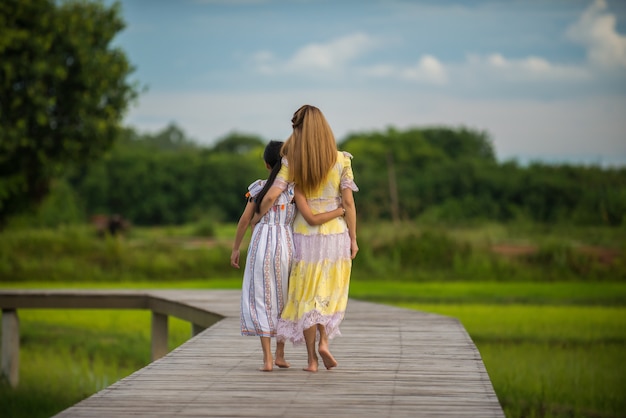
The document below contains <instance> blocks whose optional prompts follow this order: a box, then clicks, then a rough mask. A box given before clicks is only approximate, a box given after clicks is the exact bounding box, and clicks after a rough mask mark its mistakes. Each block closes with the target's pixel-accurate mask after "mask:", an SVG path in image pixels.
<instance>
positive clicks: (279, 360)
mask: <svg viewBox="0 0 626 418" xmlns="http://www.w3.org/2000/svg"><path fill="white" fill-rule="evenodd" d="M274 364H275V365H277V366H278V367H280V368H281V369H288V368H289V367H290V366H291V364H289V362H288V361H286V360H285V359H284V358H276V361H275V362H274Z"/></svg>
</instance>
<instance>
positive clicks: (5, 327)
mask: <svg viewBox="0 0 626 418" xmlns="http://www.w3.org/2000/svg"><path fill="white" fill-rule="evenodd" d="M19 370H20V321H19V318H18V316H17V310H15V309H3V310H2V376H3V377H4V378H6V379H7V380H8V382H9V384H10V385H11V386H12V387H16V386H17V384H18V382H19V379H20V375H19Z"/></svg>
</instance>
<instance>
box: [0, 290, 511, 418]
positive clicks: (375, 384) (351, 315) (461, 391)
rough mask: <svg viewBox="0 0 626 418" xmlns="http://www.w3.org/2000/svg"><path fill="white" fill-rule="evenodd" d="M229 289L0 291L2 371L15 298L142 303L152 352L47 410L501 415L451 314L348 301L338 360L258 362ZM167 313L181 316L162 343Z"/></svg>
mask: <svg viewBox="0 0 626 418" xmlns="http://www.w3.org/2000/svg"><path fill="white" fill-rule="evenodd" d="M239 297H240V292H239V291H233V290H211V291H203V290H184V291H183V290H180V291H179V290H168V291H123V290H105V291H85V290H68V291H37V290H29V291H20V290H0V308H2V311H3V315H2V327H3V332H2V371H3V373H4V374H5V375H6V376H7V377H9V379H10V380H11V378H13V379H14V382H15V383H17V377H16V369H17V366H16V365H17V362H18V358H19V356H18V353H19V321H18V319H17V310H18V309H24V308H63V309H66V308H124V309H129V308H135V309H150V310H152V318H153V321H152V354H153V358H154V361H153V362H152V363H150V364H149V365H148V366H146V367H144V368H143V369H140V370H138V371H137V372H135V373H133V374H132V375H130V376H128V377H126V378H124V379H122V380H120V381H118V382H116V383H114V384H113V385H111V386H109V387H107V388H105V389H103V390H101V391H100V392H98V393H96V394H94V395H92V396H90V397H89V398H87V399H85V400H83V401H81V402H79V403H78V404H76V405H74V406H72V407H70V408H68V409H66V410H65V411H62V412H61V413H59V414H58V415H57V417H128V416H143V417H480V418H483V417H484V418H486V417H504V413H503V411H502V408H501V406H500V404H499V403H498V399H497V398H496V395H495V393H494V390H493V386H492V384H491V381H490V380H489V376H488V375H487V372H486V370H485V367H484V365H483V362H482V360H481V357H480V354H479V352H478V350H477V349H476V346H475V345H474V343H473V342H472V340H471V339H470V337H469V335H468V334H467V332H466V331H465V329H464V328H463V326H462V325H461V324H460V323H459V321H458V320H456V319H454V318H450V317H445V316H441V315H435V314H429V313H424V312H418V311H412V310H408V309H400V308H394V307H390V306H384V305H380V304H373V303H368V302H362V301H357V300H352V299H351V300H350V301H349V303H348V310H347V313H346V319H345V320H344V322H343V324H342V327H341V330H342V333H343V336H341V337H338V338H336V339H335V340H333V341H332V342H331V348H332V350H333V354H334V355H335V357H336V358H337V360H338V362H339V367H338V368H336V369H333V370H331V371H327V370H325V369H323V368H321V369H320V371H319V372H318V373H307V372H304V371H302V367H304V366H305V365H306V351H305V349H304V347H292V346H291V345H290V344H288V345H287V349H286V352H287V359H288V360H289V361H290V362H291V365H292V367H291V368H289V369H275V370H274V371H273V372H271V373H261V372H259V371H258V368H259V367H260V365H261V347H260V344H259V339H258V338H256V337H242V336H241V335H240V332H239V330H240V320H239V306H240V305H239ZM167 315H173V316H177V317H179V318H182V319H185V320H188V321H190V322H191V323H192V329H193V334H195V335H194V336H193V337H192V338H191V339H190V340H189V341H187V342H186V343H184V344H182V345H181V346H179V347H178V348H176V349H175V350H173V351H172V352H170V353H167V354H166V353H165V351H164V347H165V350H166V347H167Z"/></svg>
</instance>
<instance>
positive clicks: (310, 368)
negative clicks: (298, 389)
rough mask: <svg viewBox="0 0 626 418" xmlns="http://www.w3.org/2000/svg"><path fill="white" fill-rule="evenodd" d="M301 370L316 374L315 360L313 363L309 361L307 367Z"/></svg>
mask: <svg viewBox="0 0 626 418" xmlns="http://www.w3.org/2000/svg"><path fill="white" fill-rule="evenodd" d="M302 370H304V371H305V372H311V373H316V372H317V359H315V360H313V361H309V366H308V367H305V368H304V369H302Z"/></svg>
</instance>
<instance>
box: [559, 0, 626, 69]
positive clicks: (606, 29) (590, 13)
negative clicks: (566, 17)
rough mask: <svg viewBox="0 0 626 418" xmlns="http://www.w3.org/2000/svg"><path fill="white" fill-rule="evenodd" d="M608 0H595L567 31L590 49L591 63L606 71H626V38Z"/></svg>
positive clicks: (588, 55) (575, 39)
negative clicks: (619, 28)
mask: <svg viewBox="0 0 626 418" xmlns="http://www.w3.org/2000/svg"><path fill="white" fill-rule="evenodd" d="M606 10H607V4H606V1H605V0H595V1H594V2H593V4H591V5H590V6H589V8H587V10H585V12H584V13H583V14H582V15H581V17H580V19H579V20H578V21H577V22H576V23H574V24H573V25H571V26H570V27H569V28H568V30H567V33H566V35H567V37H568V38H569V39H571V40H572V41H574V42H577V43H580V44H581V45H583V46H585V47H586V48H587V59H588V60H589V63H590V64H592V65H594V66H598V67H600V68H604V69H620V70H623V69H625V68H626V36H623V35H621V34H619V33H618V32H617V30H616V21H617V19H616V17H615V15H613V14H611V13H607V12H606Z"/></svg>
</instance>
